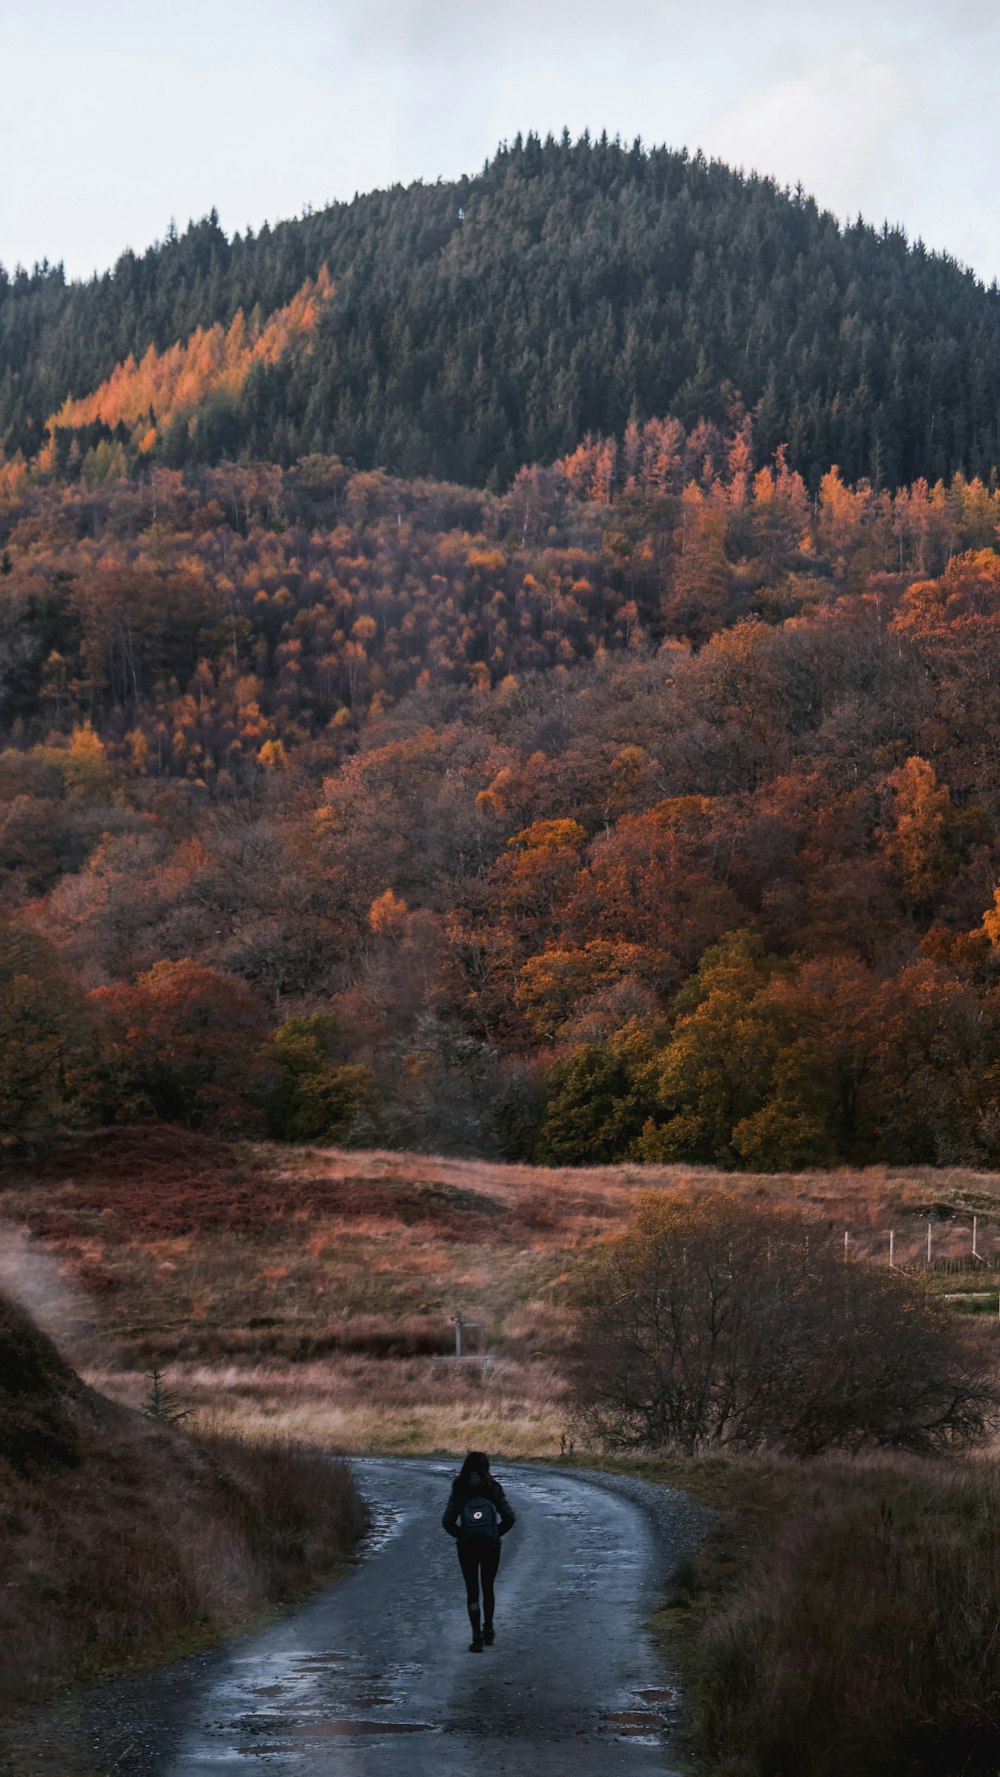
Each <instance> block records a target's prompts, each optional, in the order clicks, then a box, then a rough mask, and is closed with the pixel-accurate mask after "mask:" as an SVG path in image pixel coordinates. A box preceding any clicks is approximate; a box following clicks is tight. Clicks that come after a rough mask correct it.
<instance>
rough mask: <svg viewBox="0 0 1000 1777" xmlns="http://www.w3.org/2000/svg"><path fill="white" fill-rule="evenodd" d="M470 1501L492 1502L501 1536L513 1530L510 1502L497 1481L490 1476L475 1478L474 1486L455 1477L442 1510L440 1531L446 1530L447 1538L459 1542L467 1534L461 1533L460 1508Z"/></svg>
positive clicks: (513, 1518) (514, 1520) (513, 1519)
mask: <svg viewBox="0 0 1000 1777" xmlns="http://www.w3.org/2000/svg"><path fill="white" fill-rule="evenodd" d="M470 1499H490V1500H492V1501H493V1504H494V1505H495V1506H496V1509H497V1513H498V1516H499V1519H500V1522H499V1524H498V1526H497V1528H498V1530H499V1532H500V1535H501V1536H506V1535H507V1532H508V1530H510V1529H512V1528H513V1526H514V1524H515V1522H516V1519H515V1517H514V1513H513V1511H512V1510H511V1505H510V1501H509V1500H508V1498H507V1495H506V1493H505V1492H504V1490H503V1488H502V1487H501V1485H500V1483H499V1481H494V1479H493V1476H492V1475H485V1476H484V1477H483V1478H482V1479H480V1478H478V1477H477V1479H476V1482H475V1485H473V1484H472V1483H471V1481H470V1482H463V1481H461V1480H460V1479H459V1477H458V1476H457V1475H456V1477H455V1479H454V1481H453V1482H452V1484H451V1492H450V1494H449V1495H448V1504H447V1505H446V1506H445V1508H444V1516H443V1517H442V1519H441V1526H442V1529H444V1530H446V1531H447V1532H448V1535H449V1536H453V1537H455V1538H456V1539H457V1540H458V1541H461V1540H462V1538H463V1535H468V1534H469V1533H468V1532H464V1533H463V1531H462V1527H461V1522H462V1508H463V1507H464V1506H465V1505H466V1504H467V1503H468V1501H469V1500H470Z"/></svg>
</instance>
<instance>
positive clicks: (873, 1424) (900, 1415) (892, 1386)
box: [573, 1192, 995, 1456]
mask: <svg viewBox="0 0 1000 1777" xmlns="http://www.w3.org/2000/svg"><path fill="white" fill-rule="evenodd" d="M581 1304H582V1315H581V1329H580V1336H579V1343H578V1347H577V1351H576V1354H575V1362H574V1365H573V1381H574V1388H575V1393H576V1399H577V1403H578V1410H579V1413H580V1416H581V1418H582V1419H583V1420H584V1422H585V1423H586V1424H587V1427H588V1429H589V1431H590V1432H591V1433H592V1434H593V1435H596V1436H597V1437H598V1438H599V1439H600V1440H601V1441H602V1442H604V1443H606V1444H609V1445H612V1446H618V1447H630V1448H641V1447H665V1446H668V1447H671V1448H674V1449H678V1450H681V1451H684V1452H685V1453H687V1454H693V1453H694V1452H695V1451H698V1450H703V1449H711V1448H720V1447H730V1448H733V1449H742V1450H757V1449H761V1448H765V1447H772V1448H776V1449H781V1450H785V1451H789V1452H792V1453H795V1454H798V1455H803V1456H807V1455H813V1454H815V1453H816V1452H818V1451H820V1450H823V1449H826V1448H829V1447H837V1448H840V1449H858V1448H861V1447H863V1446H865V1445H888V1446H893V1447H896V1448H902V1449H909V1450H935V1449H940V1448H942V1447H946V1446H948V1445H953V1444H963V1443H967V1442H970V1441H972V1440H973V1439H975V1438H976V1437H978V1436H981V1435H982V1434H983V1433H984V1432H985V1431H986V1429H987V1427H988V1425H989V1424H990V1423H992V1419H993V1412H994V1402H995V1396H994V1391H993V1389H992V1388H991V1386H990V1385H989V1384H988V1383H987V1381H986V1380H985V1378H984V1377H983V1375H982V1374H981V1373H980V1372H979V1371H978V1369H977V1366H976V1365H975V1363H974V1361H973V1360H972V1356H971V1353H970V1349H969V1347H968V1345H967V1343H966V1341H965V1339H964V1336H963V1330H962V1329H961V1328H960V1327H959V1326H958V1325H957V1324H956V1322H955V1319H954V1317H953V1316H951V1315H950V1314H949V1312H948V1310H947V1308H946V1307H945V1306H944V1304H942V1303H940V1302H939V1301H936V1300H935V1299H934V1298H933V1297H932V1296H931V1295H930V1294H929V1293H928V1292H927V1290H926V1288H925V1287H924V1286H923V1284H922V1283H920V1282H917V1281H915V1280H913V1279H910V1278H906V1277H904V1276H902V1275H901V1274H900V1273H899V1272H897V1271H890V1270H889V1269H888V1268H887V1267H884V1266H883V1267H878V1266H875V1265H872V1264H868V1263H865V1262H864V1261H862V1260H856V1261H851V1262H848V1263H845V1261H844V1257H843V1250H842V1248H840V1247H839V1246H838V1244H837V1243H836V1242H835V1240H834V1239H833V1237H832V1236H831V1235H830V1234H828V1232H827V1231H826V1230H825V1229H824V1228H823V1227H822V1226H820V1225H817V1224H815V1223H811V1222H808V1221H806V1220H804V1219H803V1218H801V1217H798V1216H796V1215H794V1214H793V1213H790V1212H788V1211H784V1210H780V1209H777V1208H772V1207H758V1206H756V1205H752V1204H748V1203H747V1201H746V1200H745V1199H744V1198H741V1197H739V1196H737V1195H736V1194H735V1193H726V1194H721V1193H720V1194H719V1195H717V1196H713V1197H706V1198H703V1199H701V1200H700V1201H698V1202H695V1203H685V1202H679V1201H678V1200H677V1199H676V1198H674V1197H672V1196H668V1195H667V1194H666V1193H663V1192H659V1193H656V1192H649V1193H647V1194H646V1195H645V1196H644V1197H643V1199H642V1201H641V1204H640V1207H639V1211H638V1214H637V1216H636V1220H635V1224H634V1226H633V1228H632V1229H631V1230H630V1231H629V1232H628V1233H626V1234H625V1235H623V1236H621V1237H620V1238H618V1239H616V1240H613V1241H609V1242H607V1243H606V1244H604V1245H603V1246H601V1247H600V1248H599V1249H598V1250H597V1252H596V1254H594V1255H593V1256H592V1257H591V1259H590V1260H589V1261H588V1263H587V1265H586V1267H585V1268H584V1271H583V1274H582V1277H581Z"/></svg>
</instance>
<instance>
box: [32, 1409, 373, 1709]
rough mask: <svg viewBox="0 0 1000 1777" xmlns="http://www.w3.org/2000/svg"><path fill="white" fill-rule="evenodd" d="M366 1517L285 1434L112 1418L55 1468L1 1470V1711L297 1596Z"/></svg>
mask: <svg viewBox="0 0 1000 1777" xmlns="http://www.w3.org/2000/svg"><path fill="white" fill-rule="evenodd" d="M363 1525H364V1516H363V1511H362V1508H361V1505H360V1501H359V1499H358V1496H357V1494H356V1492H355V1489H354V1485H353V1482H352V1480H351V1478H350V1475H349V1473H348V1470H347V1469H346V1467H345V1466H344V1465H343V1464H338V1463H335V1462H331V1461H330V1460H329V1459H328V1458H326V1457H317V1456H316V1455H310V1454H308V1453H307V1452H304V1451H299V1450H296V1449H294V1448H293V1447H291V1446H285V1447H284V1448H282V1447H280V1446H274V1447H272V1448H270V1449H269V1448H267V1447H264V1448H260V1447H255V1446H252V1445H250V1444H249V1443H244V1442H242V1441H240V1440H223V1439H221V1438H214V1439H208V1440H203V1439H201V1438H196V1439H190V1438H187V1437H186V1436H185V1435H184V1434H182V1433H170V1432H159V1433H157V1434H156V1435H155V1437H152V1438H151V1439H150V1440H149V1442H148V1443H147V1444H145V1445H143V1443H141V1441H140V1439H138V1438H135V1437H133V1436H131V1435H129V1433H128V1432H126V1431H120V1432H119V1433H118V1434H117V1435H115V1436H112V1437H110V1438H109V1440H108V1443H107V1446H106V1448H105V1449H104V1450H102V1451H100V1452H98V1451H96V1450H95V1451H93V1452H91V1453H89V1454H88V1455H87V1456H86V1457H85V1459H84V1461H83V1462H82V1463H81V1465H80V1467H79V1468H77V1469H74V1470H73V1471H72V1472H71V1473H68V1474H66V1475H60V1476H58V1477H52V1476H51V1475H47V1476H44V1477H42V1476H41V1475H39V1474H35V1475H33V1476H30V1477H27V1478H25V1477H19V1478H17V1479H14V1478H11V1477H9V1476H7V1475H4V1477H3V1502H2V1507H0V1544H2V1547H3V1550H4V1584H3V1588H2V1594H0V1650H2V1651H0V1720H2V1719H3V1718H4V1717H6V1716H8V1715H9V1714H10V1713H11V1711H13V1710H15V1709H18V1708H23V1707H24V1706H25V1705H26V1704H29V1703H32V1702H37V1701H39V1700H41V1699H43V1698H45V1697H46V1696H48V1695H49V1694H51V1692H52V1691H53V1690H54V1689H58V1688H60V1687H62V1686H65V1685H66V1684H69V1683H71V1682H77V1681H79V1680H80V1679H84V1678H88V1677H92V1676H96V1675H98V1674H104V1673H106V1672H109V1671H121V1670H128V1669H131V1668H133V1667H134V1666H137V1665H139V1666H145V1665H148V1664H150V1663H152V1662H153V1661H155V1660H160V1659H166V1658H169V1657H173V1656H176V1655H177V1654H179V1653H180V1652H181V1651H184V1650H186V1649H188V1648H190V1647H193V1646H198V1645H202V1644H204V1643H205V1642H207V1641H211V1640H213V1639H216V1638H217V1637H218V1636H219V1635H221V1634H223V1633H227V1632H229V1631H230V1630H233V1629H236V1628H238V1627H240V1626H241V1625H242V1624H243V1623H245V1622H247V1621H248V1620H251V1619H253V1618H254V1617H256V1616H257V1615H259V1614H260V1613H261V1612H263V1611H266V1610H269V1609H271V1608H273V1607H275V1606H277V1605H280V1604H282V1603H287V1602H290V1601H292V1600H294V1599H296V1598H298V1597H301V1596H304V1595H305V1594H306V1593H307V1592H308V1591H309V1590H311V1589H312V1588H314V1587H315V1586H317V1585H318V1584H320V1583H322V1581H323V1580H324V1579H326V1580H327V1581H329V1580H330V1579H331V1578H332V1577H333V1575H334V1574H335V1573H336V1571H337V1569H338V1567H339V1566H341V1565H342V1563H343V1562H344V1561H346V1560H348V1559H350V1557H351V1556H352V1555H353V1552H354V1547H355V1544H356V1541H357V1538H358V1536H359V1535H360V1533H361V1530H362V1529H363Z"/></svg>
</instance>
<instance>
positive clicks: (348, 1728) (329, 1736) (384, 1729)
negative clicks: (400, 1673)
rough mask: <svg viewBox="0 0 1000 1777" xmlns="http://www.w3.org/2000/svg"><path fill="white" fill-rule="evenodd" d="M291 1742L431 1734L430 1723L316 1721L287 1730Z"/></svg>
mask: <svg viewBox="0 0 1000 1777" xmlns="http://www.w3.org/2000/svg"><path fill="white" fill-rule="evenodd" d="M284 1732H285V1733H286V1734H287V1735H288V1737H289V1739H290V1740H341V1739H355V1738H357V1737H358V1736H360V1735H363V1734H429V1733H431V1732H432V1728H431V1724H430V1722H429V1721H316V1722H308V1723H303V1724H302V1726H301V1727H296V1728H285V1730H284Z"/></svg>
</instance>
